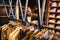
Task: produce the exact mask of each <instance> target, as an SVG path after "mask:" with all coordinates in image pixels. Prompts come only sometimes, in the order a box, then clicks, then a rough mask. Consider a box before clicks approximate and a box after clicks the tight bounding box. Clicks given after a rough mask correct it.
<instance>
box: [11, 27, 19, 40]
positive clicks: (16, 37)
mask: <svg viewBox="0 0 60 40" xmlns="http://www.w3.org/2000/svg"><path fill="white" fill-rule="evenodd" d="M19 32H20V28H18V30H17V32H15V33H14V34H13V36H11V37H12V40H18V36H19V35H18V34H19Z"/></svg>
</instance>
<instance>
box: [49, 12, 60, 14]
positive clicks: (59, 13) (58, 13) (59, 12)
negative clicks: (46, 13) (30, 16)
mask: <svg viewBox="0 0 60 40" xmlns="http://www.w3.org/2000/svg"><path fill="white" fill-rule="evenodd" d="M50 13H56V14H60V12H50Z"/></svg>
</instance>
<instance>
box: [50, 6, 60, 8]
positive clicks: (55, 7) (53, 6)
mask: <svg viewBox="0 0 60 40" xmlns="http://www.w3.org/2000/svg"><path fill="white" fill-rule="evenodd" d="M51 8H60V6H51Z"/></svg>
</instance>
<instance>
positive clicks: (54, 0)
mask: <svg viewBox="0 0 60 40" xmlns="http://www.w3.org/2000/svg"><path fill="white" fill-rule="evenodd" d="M51 1H52V2H60V0H51Z"/></svg>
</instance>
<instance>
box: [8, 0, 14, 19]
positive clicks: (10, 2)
mask: <svg viewBox="0 0 60 40" xmlns="http://www.w3.org/2000/svg"><path fill="white" fill-rule="evenodd" d="M9 4H10V10H11V12H12V16H13V18H14V19H15V15H14V13H13V9H12V0H11V1H10V0H9Z"/></svg>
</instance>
